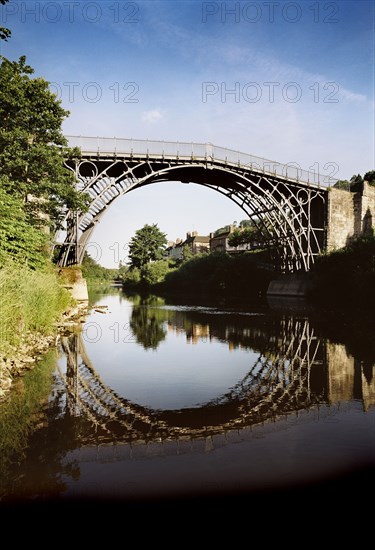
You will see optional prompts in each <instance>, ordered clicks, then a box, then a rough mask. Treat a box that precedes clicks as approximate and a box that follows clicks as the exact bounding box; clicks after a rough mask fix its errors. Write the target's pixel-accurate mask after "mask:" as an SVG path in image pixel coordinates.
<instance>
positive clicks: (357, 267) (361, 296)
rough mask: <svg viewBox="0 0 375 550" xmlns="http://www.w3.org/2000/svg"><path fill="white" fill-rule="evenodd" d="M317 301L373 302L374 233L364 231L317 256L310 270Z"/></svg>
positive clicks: (374, 291)
mask: <svg viewBox="0 0 375 550" xmlns="http://www.w3.org/2000/svg"><path fill="white" fill-rule="evenodd" d="M311 278H312V281H313V286H314V290H313V291H312V292H311V298H312V299H313V301H316V302H324V303H332V304H335V305H345V304H348V305H349V304H350V305H354V306H356V305H358V306H362V305H364V306H370V305H371V306H375V237H374V236H373V235H363V236H361V237H359V238H357V239H356V240H354V241H352V242H351V243H350V244H348V245H347V246H346V247H345V248H342V249H340V250H336V251H334V252H331V253H329V254H325V255H323V256H320V257H319V258H318V260H317V262H316V264H315V265H314V267H313V269H312V270H311Z"/></svg>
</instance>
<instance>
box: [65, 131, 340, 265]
mask: <svg viewBox="0 0 375 550" xmlns="http://www.w3.org/2000/svg"><path fill="white" fill-rule="evenodd" d="M66 137H67V140H68V144H69V146H70V147H79V148H80V149H81V153H82V156H81V158H80V159H79V160H67V161H66V163H65V164H66V167H67V168H68V169H70V170H71V171H73V172H74V175H75V181H76V187H77V189H78V190H79V191H81V192H82V193H86V194H88V195H89V197H90V205H89V209H88V211H87V212H77V211H68V212H66V217H65V228H66V237H65V241H64V242H63V243H60V253H59V260H58V263H59V265H60V266H68V265H75V264H80V263H81V262H82V260H83V256H84V253H85V250H86V247H87V245H88V243H89V241H90V239H91V237H92V234H93V232H94V230H95V227H96V224H97V223H98V222H99V221H100V220H101V219H102V217H103V215H104V214H105V212H107V210H108V208H109V207H110V205H111V204H112V203H113V202H114V201H115V200H116V199H118V198H119V197H121V196H122V195H125V194H126V193H128V192H129V191H133V190H135V189H139V188H140V187H144V186H146V185H149V184H152V183H157V182H165V181H178V182H182V183H190V182H191V183H196V184H200V185H204V186H205V187H208V188H211V189H214V190H215V191H218V192H219V193H221V194H223V195H225V196H226V197H228V198H229V199H231V200H232V201H234V202H235V203H236V204H237V205H238V206H239V207H240V208H242V210H243V211H244V212H245V213H246V215H247V216H248V217H249V218H250V219H251V220H252V221H253V223H254V225H255V226H256V227H257V228H258V229H259V231H261V233H262V235H264V236H265V240H266V242H267V243H268V244H269V247H270V249H272V250H273V253H274V261H275V263H276V264H277V265H278V266H279V268H280V269H281V270H282V271H284V272H293V271H297V270H304V271H308V270H309V269H310V267H311V265H312V264H313V262H314V259H315V258H316V256H317V255H318V254H319V253H321V252H322V251H324V250H325V246H326V225H327V204H326V203H327V192H328V188H329V187H330V186H331V185H333V184H334V183H335V181H336V180H334V179H332V178H329V177H327V176H321V175H319V174H317V173H316V172H309V171H305V170H302V169H301V168H299V167H298V166H297V165H296V164H295V163H289V164H281V163H279V162H275V161H271V160H268V159H265V158H261V157H256V156H253V155H249V154H245V153H240V152H238V151H234V150H231V149H226V148H223V147H217V146H215V145H212V144H210V143H186V142H167V141H147V140H132V139H119V138H94V137H81V136H66Z"/></svg>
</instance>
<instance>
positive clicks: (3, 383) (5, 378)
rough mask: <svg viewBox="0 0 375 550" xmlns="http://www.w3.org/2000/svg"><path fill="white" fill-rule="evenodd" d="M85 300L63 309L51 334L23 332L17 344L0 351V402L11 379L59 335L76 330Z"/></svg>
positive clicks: (31, 364) (83, 314)
mask: <svg viewBox="0 0 375 550" xmlns="http://www.w3.org/2000/svg"><path fill="white" fill-rule="evenodd" d="M89 309H90V308H89V306H88V304H87V302H79V303H78V304H77V305H75V306H74V307H71V308H69V309H68V310H67V311H65V312H64V313H63V314H62V316H61V318H60V319H59V320H58V321H57V322H56V323H55V331H54V333H53V334H50V335H45V334H41V333H35V332H25V333H24V334H23V338H22V342H21V343H20V344H19V345H18V346H9V348H8V350H7V352H6V353H1V352H0V402H1V400H3V399H4V398H6V396H7V394H8V393H9V390H10V389H11V387H12V383H13V381H14V380H15V379H16V378H17V377H18V376H21V375H22V374H24V373H25V372H27V371H28V370H30V369H32V368H33V367H34V366H35V364H36V363H37V362H38V361H39V360H40V359H41V358H42V357H43V355H44V354H45V353H47V351H48V350H50V349H51V348H53V347H56V346H57V345H58V342H59V339H60V336H61V335H62V334H66V333H67V332H71V331H74V330H77V328H78V327H79V326H80V324H81V323H83V322H84V320H85V317H86V315H87V314H88V312H89Z"/></svg>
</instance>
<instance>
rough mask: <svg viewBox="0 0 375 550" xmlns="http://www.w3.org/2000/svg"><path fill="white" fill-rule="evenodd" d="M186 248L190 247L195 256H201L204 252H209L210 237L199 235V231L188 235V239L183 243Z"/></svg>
mask: <svg viewBox="0 0 375 550" xmlns="http://www.w3.org/2000/svg"><path fill="white" fill-rule="evenodd" d="M184 246H188V247H189V248H190V250H191V252H192V253H193V255H194V256H195V255H196V254H201V253H202V252H209V251H210V237H208V236H207V237H206V236H202V235H198V232H197V231H192V232H191V233H186V239H185V241H184V242H183V247H184Z"/></svg>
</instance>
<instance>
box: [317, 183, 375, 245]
mask: <svg viewBox="0 0 375 550" xmlns="http://www.w3.org/2000/svg"><path fill="white" fill-rule="evenodd" d="M327 209H328V211H327V222H328V223H327V252H331V251H332V250H337V249H339V248H343V247H344V246H346V245H347V244H349V243H350V241H352V240H353V239H355V238H356V237H359V236H360V235H363V234H366V233H370V232H371V231H372V230H373V229H374V223H375V220H374V218H375V187H372V186H370V185H369V184H368V183H367V182H364V184H363V189H362V190H361V191H358V192H356V193H352V192H350V191H345V190H343V189H335V188H334V187H332V188H331V189H330V190H329V193H328V202H327Z"/></svg>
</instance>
